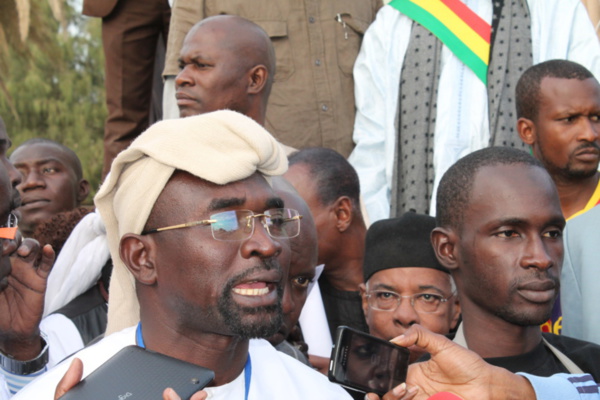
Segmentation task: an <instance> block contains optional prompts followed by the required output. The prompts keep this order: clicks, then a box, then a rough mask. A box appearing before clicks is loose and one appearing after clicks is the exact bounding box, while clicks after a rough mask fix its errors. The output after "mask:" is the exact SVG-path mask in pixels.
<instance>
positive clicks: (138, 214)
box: [94, 110, 287, 334]
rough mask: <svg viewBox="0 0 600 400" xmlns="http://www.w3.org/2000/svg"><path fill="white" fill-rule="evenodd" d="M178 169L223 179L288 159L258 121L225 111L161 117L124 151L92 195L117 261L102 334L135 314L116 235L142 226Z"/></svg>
mask: <svg viewBox="0 0 600 400" xmlns="http://www.w3.org/2000/svg"><path fill="white" fill-rule="evenodd" d="M175 170H182V171H186V172H188V173H190V174H192V175H195V176H197V177H200V178H202V179H205V180H207V181H210V182H213V183H216V184H219V185H225V184H227V183H230V182H235V181H239V180H241V179H245V178H247V177H249V176H251V175H252V174H254V173H255V172H260V173H261V174H263V175H265V176H272V175H281V174H283V173H284V172H285V171H286V170H287V158H286V156H285V153H284V152H283V150H282V148H281V146H280V144H279V143H278V142H277V141H276V140H275V139H274V138H273V137H272V136H271V135H270V134H269V133H268V132H267V131H266V130H265V129H264V128H263V127H262V126H260V125H259V124H258V123H256V122H255V121H254V120H252V119H250V118H248V117H246V116H244V115H242V114H239V113H236V112H234V111H228V110H224V111H216V112H212V113H208V114H202V115H198V116H194V117H188V118H182V119H170V120H165V121H161V122H158V123H156V124H154V125H152V126H151V127H150V128H148V129H147V130H146V131H145V132H144V133H142V134H141V135H140V136H139V137H138V138H137V139H136V140H135V141H133V143H131V145H130V146H129V147H128V148H127V149H126V150H124V151H123V152H121V153H120V154H119V155H118V156H117V157H116V158H115V160H114V161H113V163H112V167H111V170H110V174H109V175H108V176H107V177H106V181H105V182H104V183H103V184H102V187H101V188H100V190H99V191H98V194H97V195H96V197H95V199H94V201H95V203H96V207H97V208H98V211H99V213H100V215H101V217H102V219H103V220H104V224H105V225H106V234H107V236H108V245H109V249H110V254H111V255H112V259H113V264H114V269H113V273H112V277H111V283H110V295H109V302H108V326H107V331H106V333H107V334H110V333H112V332H115V331H118V330H121V329H123V328H126V327H128V326H132V325H134V324H136V323H137V322H138V321H139V303H138V301H137V297H136V294H135V282H134V278H133V276H132V275H131V273H130V272H129V270H128V269H127V267H126V266H125V265H124V264H123V262H122V261H121V258H120V256H119V242H120V240H121V237H122V236H123V235H125V234H126V233H136V234H139V233H141V232H142V230H143V228H144V226H145V224H146V221H147V220H148V217H149V215H150V212H151V210H152V208H153V207H154V203H155V202H156V200H157V198H158V196H159V195H160V193H161V192H162V190H163V188H164V187H165V185H166V184H167V182H168V181H169V179H170V177H171V175H172V174H173V172H174V171H175Z"/></svg>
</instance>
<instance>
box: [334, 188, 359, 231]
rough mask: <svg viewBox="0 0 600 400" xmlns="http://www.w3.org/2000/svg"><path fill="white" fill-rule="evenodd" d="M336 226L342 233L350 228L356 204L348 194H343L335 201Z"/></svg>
mask: <svg viewBox="0 0 600 400" xmlns="http://www.w3.org/2000/svg"><path fill="white" fill-rule="evenodd" d="M333 212H334V213H335V220H336V222H335V227H336V228H337V230H338V231H339V232H340V233H342V232H344V231H346V230H347V229H348V227H349V226H350V224H352V220H353V219H354V206H353V204H352V200H350V198H349V197H348V196H342V197H340V198H338V199H337V200H336V201H335V203H333Z"/></svg>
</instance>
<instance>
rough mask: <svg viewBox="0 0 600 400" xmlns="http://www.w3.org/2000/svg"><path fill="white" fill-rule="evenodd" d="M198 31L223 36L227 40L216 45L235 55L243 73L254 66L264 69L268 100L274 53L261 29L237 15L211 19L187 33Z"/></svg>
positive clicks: (267, 37)
mask: <svg viewBox="0 0 600 400" xmlns="http://www.w3.org/2000/svg"><path fill="white" fill-rule="evenodd" d="M198 29H210V30H219V31H221V32H223V33H224V34H225V35H226V36H225V37H226V38H227V40H224V41H223V42H222V43H219V45H221V46H223V47H224V48H226V49H228V50H230V51H231V52H232V53H234V54H237V55H238V56H239V64H240V65H241V66H243V67H244V69H246V70H248V69H250V68H252V67H255V66H257V65H264V66H265V67H266V68H267V72H268V73H269V77H268V80H267V86H266V87H265V90H266V93H265V98H268V97H269V93H270V91H271V85H272V84H273V77H274V76H275V49H274V48H273V45H272V44H271V39H270V38H269V35H267V33H266V32H265V31H264V29H263V28H261V27H260V26H259V25H257V24H255V23H254V22H252V21H250V20H247V19H245V18H242V17H240V16H238V15H215V16H212V17H208V18H205V19H203V20H202V21H200V22H198V23H197V24H196V25H194V26H193V27H192V29H190V32H189V33H188V35H191V34H192V33H193V32H194V31H195V30H198Z"/></svg>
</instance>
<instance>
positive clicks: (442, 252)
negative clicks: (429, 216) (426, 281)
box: [431, 227, 458, 270]
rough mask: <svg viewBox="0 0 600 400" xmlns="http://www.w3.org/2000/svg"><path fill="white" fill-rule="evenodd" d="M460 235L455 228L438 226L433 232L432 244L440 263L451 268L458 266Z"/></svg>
mask: <svg viewBox="0 0 600 400" xmlns="http://www.w3.org/2000/svg"><path fill="white" fill-rule="evenodd" d="M457 240H458V235H456V232H455V231H454V230H453V229H447V228H441V227H436V228H435V229H434V230H433V231H432V232H431V244H432V245H433V250H434V251H435V256H436V257H437V259H438V261H439V262H440V264H442V265H443V266H444V267H446V268H448V269H449V270H455V269H457V268H458V257H457V254H456V253H457V250H458V246H457Z"/></svg>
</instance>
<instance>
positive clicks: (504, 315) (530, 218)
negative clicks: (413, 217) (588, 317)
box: [432, 164, 565, 333]
mask: <svg viewBox="0 0 600 400" xmlns="http://www.w3.org/2000/svg"><path fill="white" fill-rule="evenodd" d="M564 226H565V220H564V218H563V216H562V212H561V209H560V203H559V201H558V196H557V192H556V188H555V187H554V185H553V182H552V180H551V179H550V177H549V176H548V174H547V173H546V172H545V171H544V170H543V169H541V168H539V167H534V166H528V165H523V164H514V165H495V166H488V167H483V168H481V169H480V170H479V172H478V173H477V174H476V175H475V178H474V183H473V188H472V191H471V195H470V201H469V203H468V205H467V206H466V207H465V211H464V220H463V222H462V225H461V227H460V228H459V229H458V230H455V229H447V228H436V229H435V230H434V231H433V234H432V238H433V243H434V248H435V249H436V253H437V255H438V258H439V259H440V261H441V262H442V264H444V265H445V266H446V267H448V268H450V269H451V270H453V275H454V278H455V281H456V285H457V287H458V292H459V295H460V300H461V306H462V308H463V313H464V318H465V322H466V320H467V314H468V313H470V315H471V318H473V319H474V320H477V321H479V322H480V323H486V324H489V325H486V326H487V327H488V328H487V329H493V328H492V326H496V327H498V326H507V325H506V324H508V325H515V326H520V327H528V326H534V327H536V326H537V325H539V324H541V323H542V322H544V321H546V319H547V318H548V316H549V314H550V312H551V310H552V306H553V305H554V301H555V299H556V297H557V296H558V293H559V288H560V283H559V276H560V269H561V266H562V259H563V242H562V231H563V228H564ZM467 310H468V311H467ZM537 329H538V333H539V328H537Z"/></svg>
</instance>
